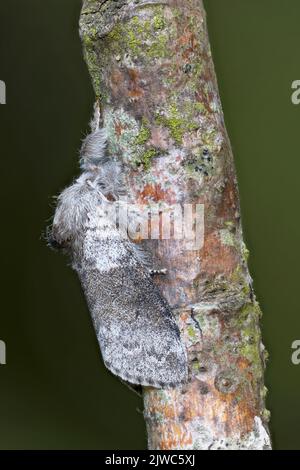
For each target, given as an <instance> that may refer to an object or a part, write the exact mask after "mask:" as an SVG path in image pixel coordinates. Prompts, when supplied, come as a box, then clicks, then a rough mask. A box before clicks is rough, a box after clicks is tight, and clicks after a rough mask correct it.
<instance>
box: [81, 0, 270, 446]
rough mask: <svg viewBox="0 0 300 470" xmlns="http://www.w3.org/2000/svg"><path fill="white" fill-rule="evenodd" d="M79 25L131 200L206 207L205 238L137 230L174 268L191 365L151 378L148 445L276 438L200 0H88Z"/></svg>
mask: <svg viewBox="0 0 300 470" xmlns="http://www.w3.org/2000/svg"><path fill="white" fill-rule="evenodd" d="M80 32H81V37H82V41H83V48H84V54H85V59H86V62H87V65H88V68H89V71H90V74H91V77H92V82H93V85H94V89H95V95H96V97H97V99H99V100H100V103H101V108H102V117H103V125H104V126H105V128H106V129H107V131H108V136H109V152H110V154H111V155H117V156H118V157H119V158H120V159H122V161H123V163H124V166H125V173H126V175H125V176H126V181H127V188H128V194H129V195H130V199H131V201H133V202H135V203H139V204H146V205H148V207H151V206H152V205H153V204H155V203H159V205H160V207H161V208H166V207H170V206H171V205H173V204H180V205H181V206H183V205H184V204H193V206H194V207H196V204H198V205H199V206H198V207H203V208H204V228H205V234H204V244H203V246H199V247H196V249H187V248H188V247H187V245H186V244H185V243H186V242H185V241H183V240H174V239H169V240H156V241H153V240H148V241H145V240H144V241H141V244H142V246H143V247H144V248H145V249H148V250H151V252H152V254H153V257H154V260H155V261H156V264H157V266H159V267H162V268H166V269H167V275H165V276H161V277H160V278H159V279H158V280H157V282H158V283H159V285H160V288H161V290H162V292H163V294H164V296H165V298H166V299H167V300H168V302H169V304H170V305H171V306H172V308H173V309H174V314H175V315H176V318H177V320H178V324H179V326H180V328H181V332H182V338H183V340H184V341H185V344H186V347H187V350H188V357H189V375H190V380H189V383H188V384H187V385H185V386H182V387H178V388H176V389H165V390H156V389H153V388H145V389H144V393H143V394H144V405H145V412H144V414H145V420H146V424H147V430H148V440H149V448H150V449H269V448H270V438H269V434H268V430H267V421H268V414H269V413H268V411H267V410H265V404H264V401H265V393H266V388H265V387H264V383H263V370H264V359H265V355H266V353H265V350H264V347H263V345H262V342H261V334H260V328H259V318H260V315H261V312H260V308H259V305H258V303H257V301H256V300H255V296H254V293H253V290H252V285H251V278H250V275H249V272H248V268H247V257H248V251H247V249H246V247H245V245H244V242H243V236H242V229H241V217H240V207H239V198H238V190H237V182H236V175H235V169H234V163H233V157H232V151H231V147H230V143H229V139H228V136H227V133H226V129H225V125H224V119H223V113H222V108H221V103H220V98H219V93H218V87H217V82H216V77H215V72H214V66H213V62H212V58H211V50H210V45H209V39H208V34H207V29H206V19H205V12H204V7H203V3H202V0H190V1H188V2H187V1H186V0H166V1H163V2H162V1H155V0H153V1H151V2H149V1H148V2H146V1H145V2H137V1H134V0H119V1H115V0H106V1H99V0H85V1H84V2H83V9H82V14H81V19H80ZM157 224H159V222H157ZM156 228H158V227H156ZM157 266H155V267H157Z"/></svg>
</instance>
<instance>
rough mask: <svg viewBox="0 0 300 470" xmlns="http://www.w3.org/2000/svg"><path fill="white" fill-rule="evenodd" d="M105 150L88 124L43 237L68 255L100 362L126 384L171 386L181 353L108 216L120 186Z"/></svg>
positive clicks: (179, 373)
mask: <svg viewBox="0 0 300 470" xmlns="http://www.w3.org/2000/svg"><path fill="white" fill-rule="evenodd" d="M95 119H96V118H95ZM94 121H95V120H94ZM105 149H106V134H105V131H104V129H101V128H100V127H97V126H95V125H94V129H93V123H92V132H91V134H89V135H88V136H87V137H86V138H85V140H84V141H83V145H82V148H81V152H80V162H81V169H82V173H81V175H80V176H79V177H78V178H77V179H76V180H75V181H74V183H73V184H72V185H71V186H69V187H68V188H66V189H65V190H64V191H63V192H62V193H61V194H60V195H59V196H58V198H57V206H56V210H55V215H54V218H53V223H52V226H51V227H50V230H49V241H50V243H51V245H52V246H54V247H56V248H61V249H62V250H63V251H64V252H66V253H67V254H68V255H69V256H70V257H71V261H72V266H73V268H74V269H75V270H76V271H77V273H78V275H79V278H80V281H81V285H82V288H83V291H84V293H85V296H86V299H87V304H88V307H89V310H90V313H91V316H92V320H93V324H94V328H95V332H96V335H97V339H98V342H99V346H100V349H101V353H102V357H103V361H104V363H105V365H106V367H107V368H108V369H109V370H110V371H111V372H112V373H113V374H115V375H117V376H118V377H120V378H121V379H123V380H124V381H126V382H129V383H131V384H139V385H143V386H152V387H158V388H161V387H174V386H176V385H178V384H181V383H184V382H186V380H187V356H186V350H185V347H184V345H183V343H182V340H181V338H180V332H179V329H178V326H177V324H176V321H175V319H174V317H173V314H172V311H171V308H170V306H169V304H168V302H167V301H166V300H165V298H164V297H163V296H162V294H161V292H160V290H159V288H158V286H157V285H156V284H155V282H154V280H153V277H152V275H151V272H150V271H149V269H148V266H147V263H146V262H145V258H144V256H143V252H142V251H141V249H139V248H137V246H136V243H134V242H133V241H131V240H130V239H128V238H126V237H124V236H123V235H122V234H121V232H120V230H119V229H118V227H117V226H116V224H115V220H113V219H112V218H111V216H110V213H111V211H110V208H111V205H112V204H113V203H114V202H115V201H117V200H118V198H120V194H122V192H124V188H123V187H122V183H121V182H120V181H121V173H122V170H121V166H120V164H119V163H118V162H117V161H116V160H114V159H113V158H108V157H107V156H106V151H105Z"/></svg>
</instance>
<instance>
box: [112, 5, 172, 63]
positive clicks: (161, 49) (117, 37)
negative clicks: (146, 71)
mask: <svg viewBox="0 0 300 470" xmlns="http://www.w3.org/2000/svg"><path fill="white" fill-rule="evenodd" d="M147 13H148V15H149V17H148V18H147V17H146V18H145V17H144V16H141V17H140V16H137V15H135V16H133V17H132V18H131V19H130V20H128V21H127V22H125V23H118V24H117V25H116V26H115V27H114V28H113V29H112V31H111V32H110V33H109V34H108V35H107V39H106V41H108V45H109V48H110V49H111V50H113V51H114V52H115V53H116V52H118V53H121V54H125V53H126V54H129V56H131V57H150V58H153V57H156V58H159V57H165V56H166V55H167V54H168V51H167V47H166V46H167V43H168V41H169V40H170V37H169V34H168V33H167V32H166V31H164V29H165V20H164V16H163V9H162V7H161V6H154V7H153V8H152V9H151V10H149V11H148V12H147ZM153 14H154V16H152V15H153Z"/></svg>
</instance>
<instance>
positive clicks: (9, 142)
mask: <svg viewBox="0 0 300 470" xmlns="http://www.w3.org/2000/svg"><path fill="white" fill-rule="evenodd" d="M205 4H206V9H207V14H208V24H209V32H210V38H211V43H212V49H213V56H214V60H215V65H216V69H217V75H218V80H219V85H220V91H221V96H222V101H223V106H224V112H225V118H226V123H227V127H228V131H229V135H230V137H231V141H232V145H233V149H234V154H235V161H236V167H237V172H238V178H239V186H240V193H241V204H242V212H243V224H244V231H245V238H246V241H247V244H248V247H249V248H250V251H251V258H250V265H251V266H250V267H251V272H252V275H253V277H254V281H255V288H256V293H257V295H258V298H259V300H260V303H261V305H262V308H263V312H264V317H263V333H264V342H265V344H266V346H267V349H268V350H269V352H270V356H271V358H270V361H269V364H268V368H267V373H266V381H267V385H268V388H269V390H270V393H269V397H268V408H269V409H270V410H271V411H272V421H271V423H272V424H271V430H272V435H273V441H274V444H275V448H277V449H300V406H299V389H300V365H299V366H298V367H297V366H294V365H292V363H291V360H290V356H291V343H292V341H293V340H295V339H299V338H300V309H299V306H298V298H297V295H298V292H299V290H300V289H299V286H298V283H299V270H300V248H299V227H300V224H299V220H298V203H299V195H300V184H299V173H300V154H299V147H300V139H299V134H300V132H299V130H300V129H299V124H300V106H294V105H292V103H291V99H290V96H291V83H292V81H293V80H296V79H300V56H299V43H300V2H299V0H288V1H286V2H283V1H282V0H206V1H205ZM80 5H81V2H80V0H63V1H62V0H43V1H42V0H26V1H24V0H9V2H8V1H6V2H5V1H3V0H2V1H1V3H0V44H1V54H0V79H1V80H4V81H5V82H6V85H7V104H6V105H5V106H0V126H1V127H0V136H1V177H2V184H1V186H0V190H1V201H2V221H1V222H2V223H1V246H2V252H1V255H2V256H1V258H2V270H1V273H2V280H1V287H2V298H1V316H0V339H2V340H4V341H5V342H6V344H7V365H5V366H0V448H1V449H143V448H145V447H146V433H145V429H144V423H143V417H142V414H141V408H142V403H141V401H140V399H139V398H138V397H137V396H135V395H134V394H133V393H132V392H130V391H129V390H128V389H127V388H126V387H124V386H123V385H122V384H121V383H119V381H118V380H117V379H116V378H114V377H113V376H112V375H110V374H109V373H108V372H106V370H105V369H104V366H103V365H102V362H101V360H100V357H99V352H98V346H97V343H96V340H95V337H94V333H93V330H92V326H91V322H90V319H89V314H88V311H87V307H86V304H85V301H84V298H83V295H82V293H81V289H80V287H79V282H78V280H77V277H76V275H75V273H74V272H72V270H71V269H70V268H69V267H68V266H67V265H66V259H64V258H63V257H62V256H60V255H56V254H55V253H53V252H51V251H50V250H48V249H47V248H46V247H45V244H44V243H43V241H42V240H40V233H41V232H42V230H43V229H44V227H45V225H46V221H47V220H48V219H49V218H50V216H51V214H52V211H53V209H52V208H51V204H52V198H51V196H52V195H53V194H57V193H58V192H59V191H60V190H61V189H62V188H63V187H64V186H65V185H66V184H67V183H69V182H70V179H71V178H72V177H73V176H74V175H75V174H76V172H77V169H78V165H77V156H78V148H79V147H80V142H81V139H82V137H83V136H84V134H85V132H86V130H87V123H88V120H89V117H90V113H91V108H92V103H93V91H92V88H91V85H90V81H89V76H88V72H87V69H86V66H85V64H84V61H83V59H82V52H81V45H80V40H79V36H78V27H77V25H78V17H79V13H80Z"/></svg>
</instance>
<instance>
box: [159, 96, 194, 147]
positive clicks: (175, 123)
mask: <svg viewBox="0 0 300 470" xmlns="http://www.w3.org/2000/svg"><path fill="white" fill-rule="evenodd" d="M155 120H156V123H157V124H158V125H162V126H164V127H167V128H168V129H169V132H170V135H171V137H172V138H173V139H174V141H175V142H176V143H177V144H181V143H182V139H183V136H184V134H185V133H186V132H189V131H192V130H194V129H196V128H197V127H198V124H197V123H195V122H192V121H190V120H189V119H188V117H186V116H185V115H184V113H180V112H179V110H178V109H177V107H176V105H175V104H173V105H171V106H170V108H169V110H168V115H166V116H165V115H161V114H158V115H157V116H156V119H155Z"/></svg>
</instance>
